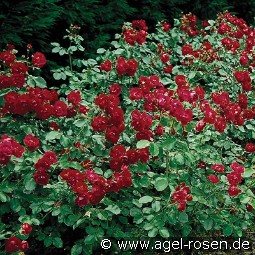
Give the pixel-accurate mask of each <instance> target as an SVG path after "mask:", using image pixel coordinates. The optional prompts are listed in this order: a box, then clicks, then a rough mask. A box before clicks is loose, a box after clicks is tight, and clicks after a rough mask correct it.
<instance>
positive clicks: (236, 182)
mask: <svg viewBox="0 0 255 255" xmlns="http://www.w3.org/2000/svg"><path fill="white" fill-rule="evenodd" d="M78 30H79V27H77V26H72V27H71V28H70V30H67V31H68V35H67V36H66V38H67V39H69V40H70V43H71V44H70V47H69V48H67V49H65V48H63V47H62V46H61V45H60V44H59V43H52V45H53V46H54V48H53V52H55V53H59V54H60V55H68V57H69V60H70V66H68V67H60V68H58V69H55V70H52V71H53V76H54V78H55V79H56V80H58V81H61V80H63V84H62V85H61V86H60V87H59V88H58V87H54V85H53V84H49V87H51V89H49V88H47V85H46V82H45V80H44V79H43V78H42V77H41V76H40V68H43V66H44V65H45V64H46V62H47V61H46V58H45V56H44V55H43V54H42V53H40V52H36V53H34V54H33V55H32V56H31V53H30V50H31V49H30V48H29V50H28V53H29V55H28V57H27V58H19V57H18V54H17V51H16V50H15V48H14V47H13V46H11V45H9V47H8V49H7V50H4V51H2V52H1V53H0V60H1V67H2V69H1V75H0V89H1V92H0V104H1V118H0V122H1V142H0V164H1V165H2V169H1V173H0V176H1V184H0V201H1V211H0V215H1V219H0V221H1V228H0V240H3V242H2V245H3V247H4V246H5V252H7V253H15V252H18V251H23V252H26V251H27V254H30V253H29V252H30V250H32V251H33V252H34V253H35V252H39V251H40V248H39V247H40V245H38V243H42V244H43V247H45V248H41V249H44V250H46V249H47V250H48V251H49V252H53V253H54V254H57V250H56V249H55V248H54V247H56V248H63V250H64V252H65V253H66V254H67V253H68V254H69V253H70V254H73V255H78V254H95V252H97V251H98V252H100V251H101V249H100V240H101V239H102V238H103V237H110V238H112V239H126V240H130V239H131V238H133V237H135V238H137V239H146V238H148V237H149V238H152V239H153V238H157V239H158V238H162V239H164V238H166V239H168V238H173V237H174V238H178V237H187V238H189V237H190V236H192V237H194V236H196V237H205V236H206V237H208V238H209V237H212V238H215V237H217V236H231V237H243V236H245V235H246V230H250V229H252V228H253V227H254V224H253V221H254V210H253V207H255V199H254V198H255V197H254V184H255V182H254V179H253V178H254V173H255V169H254V152H255V149H254V148H255V143H254V139H255V121H254V117H255V97H254V79H255V72H254V68H255V62H254V60H255V59H254V45H255V30H254V29H252V28H250V27H248V26H247V25H246V23H245V21H244V20H242V19H238V18H237V17H236V16H232V15H230V14H229V13H228V12H226V13H224V14H222V13H220V14H219V15H218V18H217V20H215V21H213V20H210V21H204V22H202V25H201V26H198V25H197V20H196V16H194V15H192V14H188V15H183V17H182V18H181V19H180V20H175V26H174V27H173V28H171V26H170V25H169V24H168V23H167V22H165V21H164V22H161V23H159V24H158V27H157V32H156V33H153V34H149V33H148V28H147V26H146V23H145V21H143V20H135V21H133V22H132V23H126V24H125V25H124V26H123V31H122V34H121V35H116V41H113V42H112V45H113V48H112V49H108V50H106V49H103V48H100V49H98V51H97V53H98V57H97V59H88V60H84V59H76V58H74V56H75V52H76V51H83V50H84V48H83V47H82V46H81V42H82V40H83V39H82V38H81V37H80V36H79V35H78ZM41 71H42V70H41ZM29 246H30V249H29ZM115 248H116V247H114V245H113V247H112V248H111V250H110V252H114V251H115ZM5 252H2V253H1V254H5ZM127 253H128V252H127Z"/></svg>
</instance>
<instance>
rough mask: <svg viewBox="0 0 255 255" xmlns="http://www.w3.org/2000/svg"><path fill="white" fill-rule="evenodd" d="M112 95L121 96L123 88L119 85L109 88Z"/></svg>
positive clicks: (114, 84)
mask: <svg viewBox="0 0 255 255" xmlns="http://www.w3.org/2000/svg"><path fill="white" fill-rule="evenodd" d="M109 90H110V93H111V94H113V95H116V96H119V95H120V94H121V87H120V85H119V84H117V83H113V84H112V85H111V86H110V87H109Z"/></svg>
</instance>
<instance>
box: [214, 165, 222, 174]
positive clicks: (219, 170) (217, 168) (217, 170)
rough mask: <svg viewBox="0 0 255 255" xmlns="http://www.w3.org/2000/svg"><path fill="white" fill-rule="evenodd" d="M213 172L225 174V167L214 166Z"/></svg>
mask: <svg viewBox="0 0 255 255" xmlns="http://www.w3.org/2000/svg"><path fill="white" fill-rule="evenodd" d="M212 170H214V171H215V172H219V173H223V172H224V166H223V165H222V164H213V165H212Z"/></svg>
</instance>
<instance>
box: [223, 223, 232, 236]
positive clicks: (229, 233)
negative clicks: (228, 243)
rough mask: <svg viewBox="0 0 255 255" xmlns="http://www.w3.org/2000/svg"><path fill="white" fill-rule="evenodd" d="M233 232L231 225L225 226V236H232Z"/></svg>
mask: <svg viewBox="0 0 255 255" xmlns="http://www.w3.org/2000/svg"><path fill="white" fill-rule="evenodd" d="M232 232H233V227H232V226H231V225H224V226H223V235H225V236H230V235H231V234H232Z"/></svg>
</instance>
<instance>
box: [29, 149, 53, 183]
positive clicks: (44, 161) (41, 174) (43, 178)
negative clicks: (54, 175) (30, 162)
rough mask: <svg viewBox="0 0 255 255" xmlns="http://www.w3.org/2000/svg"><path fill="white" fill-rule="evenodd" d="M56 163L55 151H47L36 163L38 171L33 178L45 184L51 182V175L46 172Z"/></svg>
mask: <svg viewBox="0 0 255 255" xmlns="http://www.w3.org/2000/svg"><path fill="white" fill-rule="evenodd" d="M55 163H57V155H56V153H55V152H53V151H46V152H45V153H44V154H43V156H42V157H41V158H40V159H38V161H37V162H36V163H35V165H34V167H35V169H36V173H34V175H33V178H34V180H35V182H36V183H37V184H39V185H42V186H43V185H46V184H48V183H49V179H50V175H49V174H47V173H46V172H47V171H48V170H49V169H50V168H51V166H52V165H53V164H55Z"/></svg>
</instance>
